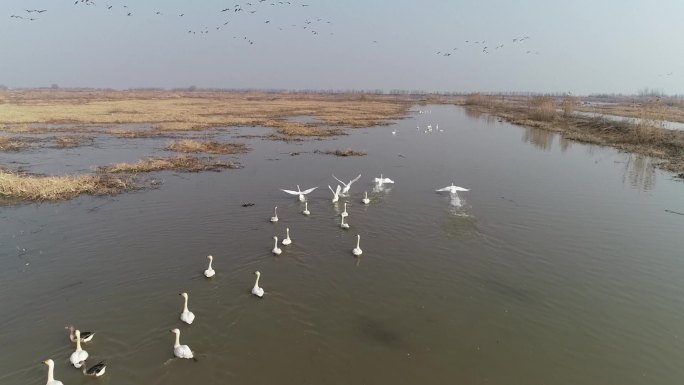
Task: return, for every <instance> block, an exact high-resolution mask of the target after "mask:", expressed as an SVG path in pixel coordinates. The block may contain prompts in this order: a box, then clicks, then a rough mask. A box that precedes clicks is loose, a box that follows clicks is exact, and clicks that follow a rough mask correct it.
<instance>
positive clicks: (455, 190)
mask: <svg viewBox="0 0 684 385" xmlns="http://www.w3.org/2000/svg"><path fill="white" fill-rule="evenodd" d="M435 191H437V192H442V191H448V192H449V193H451V194H457V193H458V191H470V190H469V189H467V188H463V187H459V186H454V184H453V183H452V184H451V186H447V187H444V188H440V189H437V190H435Z"/></svg>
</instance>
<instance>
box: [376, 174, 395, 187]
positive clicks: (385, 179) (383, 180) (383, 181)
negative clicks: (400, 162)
mask: <svg viewBox="0 0 684 385" xmlns="http://www.w3.org/2000/svg"><path fill="white" fill-rule="evenodd" d="M373 181H374V182H375V183H377V184H378V186H382V185H383V184H384V183H394V181H393V180H392V179H390V178H383V177H382V174H380V178H375V179H373Z"/></svg>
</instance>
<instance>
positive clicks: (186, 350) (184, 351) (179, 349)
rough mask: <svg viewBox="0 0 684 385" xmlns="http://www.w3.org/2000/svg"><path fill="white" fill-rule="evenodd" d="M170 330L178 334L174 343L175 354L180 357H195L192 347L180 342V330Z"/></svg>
mask: <svg viewBox="0 0 684 385" xmlns="http://www.w3.org/2000/svg"><path fill="white" fill-rule="evenodd" d="M170 331H171V333H174V334H175V335H176V342H175V343H174V344H173V355H174V356H176V357H178V358H193V354H192V350H190V347H189V346H188V345H181V344H180V330H178V329H171V330H170Z"/></svg>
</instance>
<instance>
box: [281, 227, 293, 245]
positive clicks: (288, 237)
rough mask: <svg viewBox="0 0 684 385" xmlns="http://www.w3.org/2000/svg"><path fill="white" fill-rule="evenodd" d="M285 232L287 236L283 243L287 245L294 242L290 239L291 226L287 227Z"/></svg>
mask: <svg viewBox="0 0 684 385" xmlns="http://www.w3.org/2000/svg"><path fill="white" fill-rule="evenodd" d="M285 234H286V236H285V239H283V242H282V244H283V245H285V246H287V245H289V244H291V243H292V239H290V228H289V227H286V228H285Z"/></svg>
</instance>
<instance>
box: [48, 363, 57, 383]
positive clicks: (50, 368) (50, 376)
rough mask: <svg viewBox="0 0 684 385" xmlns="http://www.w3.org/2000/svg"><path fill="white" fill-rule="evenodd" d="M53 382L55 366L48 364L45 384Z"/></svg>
mask: <svg viewBox="0 0 684 385" xmlns="http://www.w3.org/2000/svg"><path fill="white" fill-rule="evenodd" d="M54 380H55V364H53V363H49V364H48V379H47V383H48V384H49V383H50V382H52V381H54Z"/></svg>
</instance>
